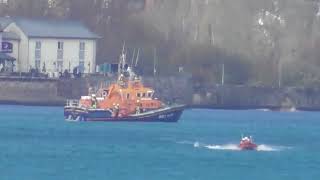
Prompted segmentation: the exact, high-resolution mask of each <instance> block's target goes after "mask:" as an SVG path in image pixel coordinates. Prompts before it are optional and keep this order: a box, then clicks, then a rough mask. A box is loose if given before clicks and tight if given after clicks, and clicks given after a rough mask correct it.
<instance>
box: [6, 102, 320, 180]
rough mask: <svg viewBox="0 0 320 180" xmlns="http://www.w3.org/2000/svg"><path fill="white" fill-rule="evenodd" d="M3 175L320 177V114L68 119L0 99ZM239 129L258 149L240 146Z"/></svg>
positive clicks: (82, 179)
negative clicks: (157, 120)
mask: <svg viewBox="0 0 320 180" xmlns="http://www.w3.org/2000/svg"><path fill="white" fill-rule="evenodd" d="M0 113H1V116H0V162H1V163H0V179H1V180H22V179H23V180H29V179H30V180H35V179H41V180H45V179H48V180H51V179H52V180H62V179H66V180H101V179H115V180H116V179H119V180H124V179H128V180H143V179H145V180H189V179H190V180H207V179H208V180H212V179H217V180H223V179H227V180H229V179H230V180H238V179H239V180H242V179H252V180H316V179H319V178H320V113H318V112H291V113H284V112H266V111H259V110H250V111H223V110H206V109H203V110H195V109H191V110H186V111H185V112H184V113H183V115H182V117H181V119H180V121H179V122H178V123H123V122H120V123H103V122H80V123H79V122H66V121H64V119H63V108H61V107H24V106H0ZM241 135H251V136H253V138H254V140H255V142H256V143H257V144H258V150H257V151H241V150H239V149H238V147H237V144H238V143H239V140H240V138H241Z"/></svg>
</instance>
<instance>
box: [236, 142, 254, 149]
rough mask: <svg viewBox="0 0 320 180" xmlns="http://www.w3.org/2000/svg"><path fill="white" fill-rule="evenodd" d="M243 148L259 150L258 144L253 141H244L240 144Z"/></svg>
mask: <svg viewBox="0 0 320 180" xmlns="http://www.w3.org/2000/svg"><path fill="white" fill-rule="evenodd" d="M239 148H240V149H241V150H257V145H256V144H253V143H243V144H240V145H239Z"/></svg>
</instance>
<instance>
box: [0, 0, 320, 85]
mask: <svg viewBox="0 0 320 180" xmlns="http://www.w3.org/2000/svg"><path fill="white" fill-rule="evenodd" d="M148 2H152V1H150V0H149V1H148ZM319 6H320V4H319V2H318V0H153V3H149V4H147V5H146V7H145V4H144V1H143V0H11V1H9V4H7V5H1V6H0V15H1V16H5V15H9V16H25V17H49V18H57V19H74V20H81V21H84V22H85V23H86V24H87V25H88V26H89V27H91V28H92V29H93V30H94V31H95V32H97V33H98V34H99V35H101V36H102V37H103V38H102V39H101V40H100V41H99V50H98V62H99V63H103V62H111V61H113V62H114V61H116V60H117V56H118V55H119V52H120V50H121V46H122V44H123V42H124V41H125V42H126V46H127V54H128V59H130V60H131V58H132V56H133V54H134V52H137V49H138V48H140V60H139V62H138V66H139V68H140V69H141V72H143V73H144V74H152V73H153V68H154V59H156V62H157V63H156V68H157V75H169V74H175V73H177V71H178V68H179V67H180V66H181V67H182V66H183V68H184V71H186V72H189V73H192V75H193V77H194V80H196V81H197V82H199V83H205V84H215V83H220V79H221V74H222V64H224V65H225V83H227V84H251V85H265V86H279V85H282V86H318V85H320V82H319V81H320V71H319V67H320V31H319V29H320V11H319ZM135 54H137V53H135Z"/></svg>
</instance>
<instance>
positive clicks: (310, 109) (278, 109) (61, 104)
mask: <svg viewBox="0 0 320 180" xmlns="http://www.w3.org/2000/svg"><path fill="white" fill-rule="evenodd" d="M0 105H1V106H6V105H8V106H38V107H64V105H65V103H64V101H63V102H62V101H54V102H45V101H43V102H32V101H25V102H21V101H20V102H19V101H12V100H10V101H9V100H0ZM186 109H211V110H230V111H232V110H239V111H241V110H267V111H274V112H286V111H287V112H288V111H289V110H286V109H282V108H281V107H280V106H241V107H239V106H216V105H187V106H186ZM295 110H296V111H307V112H318V111H319V112H320V108H314V107H297V108H296V109H295Z"/></svg>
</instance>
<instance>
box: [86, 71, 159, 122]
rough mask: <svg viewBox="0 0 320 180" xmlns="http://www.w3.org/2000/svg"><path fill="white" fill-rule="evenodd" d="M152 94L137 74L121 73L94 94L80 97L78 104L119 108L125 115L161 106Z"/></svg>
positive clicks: (102, 107)
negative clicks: (131, 76) (128, 75)
mask: <svg viewBox="0 0 320 180" xmlns="http://www.w3.org/2000/svg"><path fill="white" fill-rule="evenodd" d="M153 95H154V90H153V89H151V88H147V87H145V86H144V85H143V83H142V82H141V80H140V79H139V78H138V77H137V76H135V77H134V78H133V79H132V78H130V77H125V76H124V75H121V76H120V78H119V80H118V81H117V82H116V83H113V84H111V85H110V86H109V87H107V88H101V89H99V91H98V92H97V94H96V95H93V96H84V97H82V98H81V100H80V104H81V105H82V106H83V107H94V108H100V109H114V108H119V111H120V114H122V115H124V116H125V115H128V114H134V113H139V112H144V111H148V110H154V109H159V108H161V107H163V105H162V102H161V101H159V100H158V99H156V98H153Z"/></svg>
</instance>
